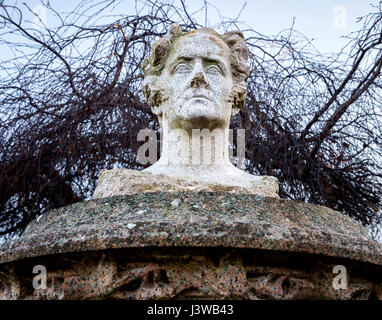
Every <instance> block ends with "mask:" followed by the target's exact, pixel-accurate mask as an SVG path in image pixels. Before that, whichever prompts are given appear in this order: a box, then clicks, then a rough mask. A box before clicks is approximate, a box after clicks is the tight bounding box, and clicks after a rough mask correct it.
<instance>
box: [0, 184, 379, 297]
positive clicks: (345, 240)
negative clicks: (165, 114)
mask: <svg viewBox="0 0 382 320" xmlns="http://www.w3.org/2000/svg"><path fill="white" fill-rule="evenodd" d="M0 252H1V253H0V297H2V298H5V299H10V298H21V299H33V298H47V299H86V298H92V299H93V298H124V299H154V298H155V299H162V298H163V299H168V298H179V299H182V298H183V299H186V298H187V299H191V298H214V299H226V298H230V299H236V298H238V299H239V298H241V299H307V298H323V299H356V298H362V299H368V298H375V299H376V298H381V281H382V279H381V276H382V249H381V246H380V245H379V244H377V243H375V242H373V241H372V240H370V239H369V237H368V235H367V232H366V231H365V229H364V228H363V227H362V226H361V225H360V224H359V223H358V222H356V221H354V220H353V219H351V218H349V217H346V216H344V215H342V214H339V213H338V212H335V211H333V210H331V209H328V208H325V207H320V206H316V205H310V204H306V203H300V202H294V201H289V200H283V199H276V198H269V197H268V198H267V197H261V196H257V195H249V194H229V193H221V192H220V193H219V192H176V193H162V192H156V193H144V194H136V195H129V196H118V197H112V198H103V199H98V200H90V201H87V202H83V203H77V204H74V205H71V206H68V207H65V208H60V209H58V210H54V211H51V212H49V213H47V214H45V215H44V216H41V217H40V219H36V220H34V221H33V222H32V223H31V224H30V225H29V226H28V228H27V229H26V230H25V232H24V233H23V234H22V236H21V237H20V238H19V239H18V240H15V241H11V242H7V243H5V244H3V245H2V246H1V247H0ZM37 264H42V265H45V266H46V268H47V270H48V280H49V281H50V282H49V281H48V282H49V283H50V285H49V286H48V287H49V288H48V289H47V290H45V291H43V290H33V288H32V284H31V283H32V277H33V276H34V275H33V274H32V268H33V266H35V265H37ZM338 264H341V265H344V266H345V267H346V268H347V270H348V277H349V286H348V289H347V290H334V289H333V287H332V281H333V278H334V276H335V275H334V274H333V273H332V270H333V267H334V265H338ZM52 286H53V287H52Z"/></svg>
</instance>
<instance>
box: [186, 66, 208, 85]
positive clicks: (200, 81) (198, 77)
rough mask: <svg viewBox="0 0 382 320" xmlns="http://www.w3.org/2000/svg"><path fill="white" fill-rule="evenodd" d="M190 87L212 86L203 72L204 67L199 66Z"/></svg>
mask: <svg viewBox="0 0 382 320" xmlns="http://www.w3.org/2000/svg"><path fill="white" fill-rule="evenodd" d="M190 87H191V88H205V89H208V88H209V87H210V85H209V84H208V81H207V79H206V75H205V74H204V72H203V69H201V68H199V70H197V71H196V72H195V73H194V75H193V77H192V79H191V83H190Z"/></svg>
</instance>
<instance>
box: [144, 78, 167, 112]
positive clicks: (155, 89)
mask: <svg viewBox="0 0 382 320" xmlns="http://www.w3.org/2000/svg"><path fill="white" fill-rule="evenodd" d="M160 83H161V80H160V77H159V76H154V75H150V76H145V78H144V80H143V83H142V91H143V95H144V96H145V99H146V101H147V103H148V104H149V106H150V107H151V110H152V112H153V113H154V114H156V115H157V116H158V117H161V116H162V108H161V104H162V103H163V102H164V98H163V88H162V86H161V84H160Z"/></svg>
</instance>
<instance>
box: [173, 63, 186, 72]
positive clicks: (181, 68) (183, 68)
mask: <svg viewBox="0 0 382 320" xmlns="http://www.w3.org/2000/svg"><path fill="white" fill-rule="evenodd" d="M189 71H190V68H189V67H188V66H187V65H186V64H184V63H181V64H179V65H178V66H177V67H176V68H175V70H174V73H187V72H189Z"/></svg>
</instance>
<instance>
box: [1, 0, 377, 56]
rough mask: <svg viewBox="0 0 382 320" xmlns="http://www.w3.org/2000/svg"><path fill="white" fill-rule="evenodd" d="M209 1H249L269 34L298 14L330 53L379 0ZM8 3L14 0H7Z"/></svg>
mask: <svg viewBox="0 0 382 320" xmlns="http://www.w3.org/2000/svg"><path fill="white" fill-rule="evenodd" d="M140 1H143V0H140ZM23 2H26V3H27V4H28V5H29V6H30V7H31V8H38V7H37V6H38V5H39V3H40V1H39V0H27V1H17V3H18V6H19V7H20V8H22V7H24V6H23V4H22V3H23ZM169 2H176V1H174V0H172V1H169ZM208 2H209V3H210V4H211V5H212V6H213V7H215V8H216V9H217V10H219V11H220V14H221V15H222V16H225V17H228V18H236V17H237V16H238V14H239V11H240V9H241V7H242V5H243V4H244V3H245V2H246V3H247V4H246V7H245V9H244V10H243V12H242V13H241V16H240V19H239V20H240V21H241V22H243V23H245V24H246V25H248V26H250V27H252V28H253V29H255V30H256V31H258V32H260V33H263V34H265V35H269V36H270V35H276V34H277V33H279V32H280V31H282V30H284V29H287V28H289V27H290V26H291V25H292V23H293V19H294V18H295V24H294V27H295V29H296V30H297V31H300V32H301V33H302V34H304V35H305V36H307V37H308V38H309V39H315V40H314V42H313V44H314V46H315V47H316V48H317V49H318V50H320V51H321V52H322V53H329V52H338V51H339V50H340V49H341V48H342V47H343V46H344V45H345V44H346V43H347V41H346V40H345V39H341V36H342V35H346V34H349V33H350V32H352V31H355V30H357V29H359V28H360V27H361V26H360V24H359V23H358V24H356V22H355V21H356V19H357V18H358V17H361V16H364V15H365V14H367V13H368V12H370V11H372V10H373V9H372V7H371V4H374V5H377V4H378V2H379V0H342V1H340V0H272V1H270V0H247V1H244V0H236V1H227V0H208ZM6 3H9V4H11V3H14V2H13V1H6ZM50 3H51V5H52V7H54V8H58V9H59V10H58V11H61V10H63V11H70V10H71V9H72V8H74V7H75V6H76V5H77V4H78V3H79V1H76V0H65V1H62V0H50ZM186 4H187V7H188V9H189V11H190V12H193V11H196V10H197V9H198V8H200V7H201V6H202V4H203V0H188V1H187V0H186ZM213 7H211V8H210V10H209V11H208V22H209V23H208V26H213V25H214V24H216V23H217V13H216V10H215V9H214V8H213ZM134 9H135V1H133V0H122V1H120V4H119V5H118V6H117V9H116V10H115V11H114V13H133V12H134ZM23 11H24V10H23ZM24 12H25V11H24ZM25 17H26V18H29V19H31V15H30V14H29V17H28V13H25ZM200 17H201V19H200V20H199V22H201V23H204V13H201V14H200ZM53 19H54V18H53V16H49V12H48V15H47V17H46V20H47V24H48V26H49V25H51V24H54V21H52V20H53ZM103 22H104V21H103Z"/></svg>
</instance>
